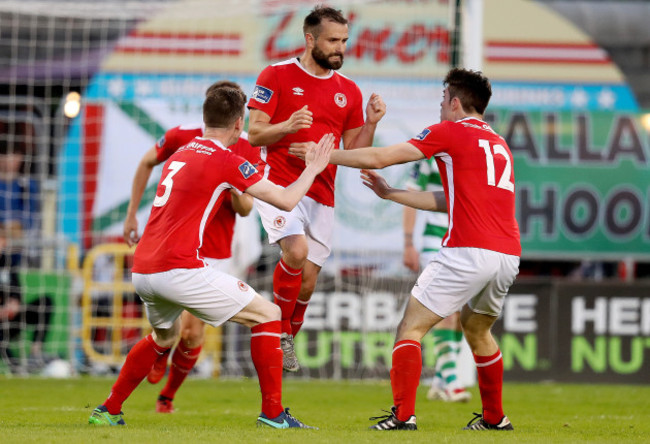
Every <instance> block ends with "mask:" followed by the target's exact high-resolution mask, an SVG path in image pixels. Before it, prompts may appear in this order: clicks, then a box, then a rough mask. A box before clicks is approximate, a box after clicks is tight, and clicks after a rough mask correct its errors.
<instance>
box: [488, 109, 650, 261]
mask: <svg viewBox="0 0 650 444" xmlns="http://www.w3.org/2000/svg"><path fill="white" fill-rule="evenodd" d="M487 120H488V121H489V122H490V123H491V125H492V126H493V128H494V129H495V130H496V131H497V132H498V133H500V134H501V135H503V136H504V138H505V139H506V141H507V142H508V145H509V147H510V149H511V151H512V154H513V157H514V160H515V180H516V186H517V220H518V222H519V228H520V230H521V240H522V246H523V256H524V257H553V258H560V257H562V258H574V259H579V258H584V257H586V256H588V257H590V258H616V257H621V256H628V257H638V258H648V257H650V228H648V227H650V223H649V221H650V185H649V184H650V169H648V159H649V157H650V147H649V144H648V132H647V130H646V129H645V128H644V126H643V125H642V123H641V120H640V116H639V115H638V114H633V113H626V112H614V111H592V110H590V111H556V112H554V111H551V110H544V111H531V110H526V111H519V110H510V109H498V108H497V109H492V110H491V111H490V112H489V114H488V116H487Z"/></svg>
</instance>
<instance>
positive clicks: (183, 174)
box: [133, 137, 262, 274]
mask: <svg viewBox="0 0 650 444" xmlns="http://www.w3.org/2000/svg"><path fill="white" fill-rule="evenodd" d="M261 179H262V175H261V174H259V173H258V172H257V170H256V169H255V167H254V166H253V165H252V164H251V163H250V162H249V161H247V160H245V159H244V158H243V157H241V156H239V155H237V154H235V153H233V152H232V151H230V150H229V149H228V148H225V147H224V146H223V145H221V144H220V143H218V142H217V141H214V140H210V139H205V138H202V137H197V138H196V139H194V140H193V141H191V142H190V143H188V144H187V145H185V146H183V147H182V148H180V149H179V150H177V151H176V152H175V153H174V154H173V155H172V156H171V157H170V158H169V159H168V160H167V162H166V163H165V166H164V167H163V173H162V177H161V178H160V182H158V189H157V192H156V197H155V199H154V202H153V208H152V210H151V216H150V217H149V221H148V222H147V226H146V227H145V229H144V233H143V234H142V239H140V242H138V246H137V247H136V250H135V255H134V258H133V272H134V273H144V274H149V273H159V272H163V271H167V270H171V269H174V268H200V267H203V266H205V265H204V262H203V260H202V258H203V257H205V254H204V253H203V250H201V246H202V244H203V240H204V233H205V232H206V229H207V227H208V222H209V221H211V219H212V218H213V217H214V215H215V213H216V211H217V210H218V209H219V207H220V205H221V204H222V201H223V198H224V196H225V195H226V194H228V193H229V189H230V188H236V189H238V190H240V191H245V190H246V189H247V188H248V187H249V186H251V185H253V184H255V183H257V182H258V181H260V180H261Z"/></svg>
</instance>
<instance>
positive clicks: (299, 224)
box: [255, 196, 334, 267]
mask: <svg viewBox="0 0 650 444" xmlns="http://www.w3.org/2000/svg"><path fill="white" fill-rule="evenodd" d="M255 208H256V209H257V212H258V213H259V214H260V219H261V220H262V225H263V226H264V229H265V230H266V233H267V234H268V235H269V243H271V244H275V243H277V242H278V241H279V240H281V239H283V238H285V237H287V236H293V235H300V234H302V235H305V236H306V237H307V247H308V248H309V252H308V253H307V260H309V261H310V262H313V263H314V264H316V265H318V266H319V267H322V266H323V264H324V263H325V261H326V260H327V258H328V257H329V255H330V253H331V251H332V249H331V244H332V232H333V229H334V207H328V206H327V205H323V204H321V203H318V202H316V201H315V200H314V199H312V198H310V197H307V196H305V197H303V198H302V199H301V200H300V202H299V203H298V205H296V207H295V208H294V209H293V210H292V211H290V212H287V211H282V210H280V209H279V208H277V207H274V206H273V205H271V204H269V203H266V202H263V201H261V200H259V199H255Z"/></svg>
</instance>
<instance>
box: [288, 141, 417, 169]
mask: <svg viewBox="0 0 650 444" xmlns="http://www.w3.org/2000/svg"><path fill="white" fill-rule="evenodd" d="M309 147H310V144H309V143H303V144H292V145H291V146H290V147H289V154H292V155H294V156H296V157H299V158H301V159H304V158H305V155H306V153H307V150H308V149H309ZM420 159H424V154H422V151H420V150H419V149H417V148H416V147H414V146H413V145H411V144H410V143H408V142H403V143H398V144H396V145H391V146H386V147H378V148H373V147H366V148H357V149H354V150H334V152H333V153H332V155H331V156H330V163H333V164H335V165H344V166H349V167H352V168H367V169H372V170H376V169H380V168H384V167H387V166H391V165H397V164H399V163H406V162H412V161H414V160H420Z"/></svg>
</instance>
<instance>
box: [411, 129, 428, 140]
mask: <svg viewBox="0 0 650 444" xmlns="http://www.w3.org/2000/svg"><path fill="white" fill-rule="evenodd" d="M430 132H431V130H430V129H423V130H422V132H421V133H420V134H418V135H417V136H415V137H414V139H416V140H424V139H425V137H427V136H428V135H429V133H430Z"/></svg>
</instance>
